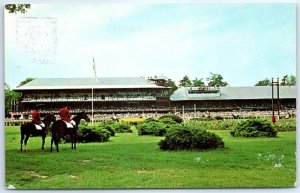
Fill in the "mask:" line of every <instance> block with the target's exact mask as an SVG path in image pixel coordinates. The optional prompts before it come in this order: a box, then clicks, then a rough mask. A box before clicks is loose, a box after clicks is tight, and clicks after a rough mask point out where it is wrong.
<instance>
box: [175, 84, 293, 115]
mask: <svg viewBox="0 0 300 193" xmlns="http://www.w3.org/2000/svg"><path fill="white" fill-rule="evenodd" d="M296 93H297V89H296V86H280V88H279V103H280V109H281V110H288V109H293V108H296ZM276 96H277V91H276V89H275V90H274V100H275V102H276V103H277V97H276ZM170 100H171V104H172V107H173V108H176V109H182V108H184V109H185V111H236V110H239V111H255V110H260V111H264V110H272V87H271V86H252V87H181V88H179V89H178V90H176V91H175V92H174V93H173V95H172V96H171V97H170ZM275 110H277V109H275Z"/></svg>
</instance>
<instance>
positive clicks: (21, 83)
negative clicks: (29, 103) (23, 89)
mask: <svg viewBox="0 0 300 193" xmlns="http://www.w3.org/2000/svg"><path fill="white" fill-rule="evenodd" d="M33 80H34V78H31V77H29V78H26V79H25V80H23V81H22V82H20V84H19V85H18V86H17V87H20V86H23V85H25V84H27V83H28V82H31V81H33Z"/></svg>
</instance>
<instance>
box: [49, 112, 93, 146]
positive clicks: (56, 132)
mask: <svg viewBox="0 0 300 193" xmlns="http://www.w3.org/2000/svg"><path fill="white" fill-rule="evenodd" d="M81 119H84V120H85V121H87V122H89V121H90V119H89V117H88V116H87V114H86V113H85V112H81V113H79V114H78V115H76V116H75V117H74V118H73V120H74V121H75V123H76V126H75V127H73V128H68V127H67V125H66V123H65V122H64V121H62V120H58V121H55V122H54V123H53V124H52V127H51V128H50V129H51V133H52V138H51V152H52V144H53V142H54V143H55V145H56V151H57V152H59V148H58V143H59V141H60V139H61V138H62V137H63V136H65V135H70V138H71V143H72V145H71V147H72V149H74V150H76V141H77V130H78V125H79V123H80V121H81Z"/></svg>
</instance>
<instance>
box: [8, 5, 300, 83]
mask: <svg viewBox="0 0 300 193" xmlns="http://www.w3.org/2000/svg"><path fill="white" fill-rule="evenodd" d="M4 41H5V44H4V49H5V50H4V51H5V52H4V56H5V60H4V65H5V66H4V69H5V74H4V76H5V83H7V84H8V85H9V86H10V87H11V88H15V87H16V86H17V85H18V84H19V83H20V82H21V81H23V80H25V79H26V78H28V77H32V78H80V77H94V71H93V59H94V61H95V65H96V74H97V76H98V77H139V76H143V77H145V78H147V77H150V76H155V75H161V74H163V75H165V76H166V77H168V78H170V79H172V80H175V81H176V82H177V83H178V82H179V80H181V79H182V78H183V77H184V76H185V75H187V76H189V77H190V79H192V80H193V79H195V78H198V79H200V78H203V80H204V81H205V82H207V81H206V78H208V77H210V75H211V74H210V73H217V74H221V75H222V76H223V78H224V80H225V81H227V82H228V83H229V85H230V86H254V85H255V84H256V83H257V82H258V81H259V80H263V79H265V78H269V79H270V78H272V77H274V78H277V77H280V78H282V77H283V76H284V75H296V4H291V3H256V4H246V3H97V4H33V5H32V6H31V8H30V9H29V10H28V12H27V13H26V14H8V13H7V12H5V15H4Z"/></svg>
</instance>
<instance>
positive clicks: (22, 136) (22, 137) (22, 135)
mask: <svg viewBox="0 0 300 193" xmlns="http://www.w3.org/2000/svg"><path fill="white" fill-rule="evenodd" d="M23 141H24V134H23V133H21V149H20V150H21V152H22V151H23V148H22V146H23Z"/></svg>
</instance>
